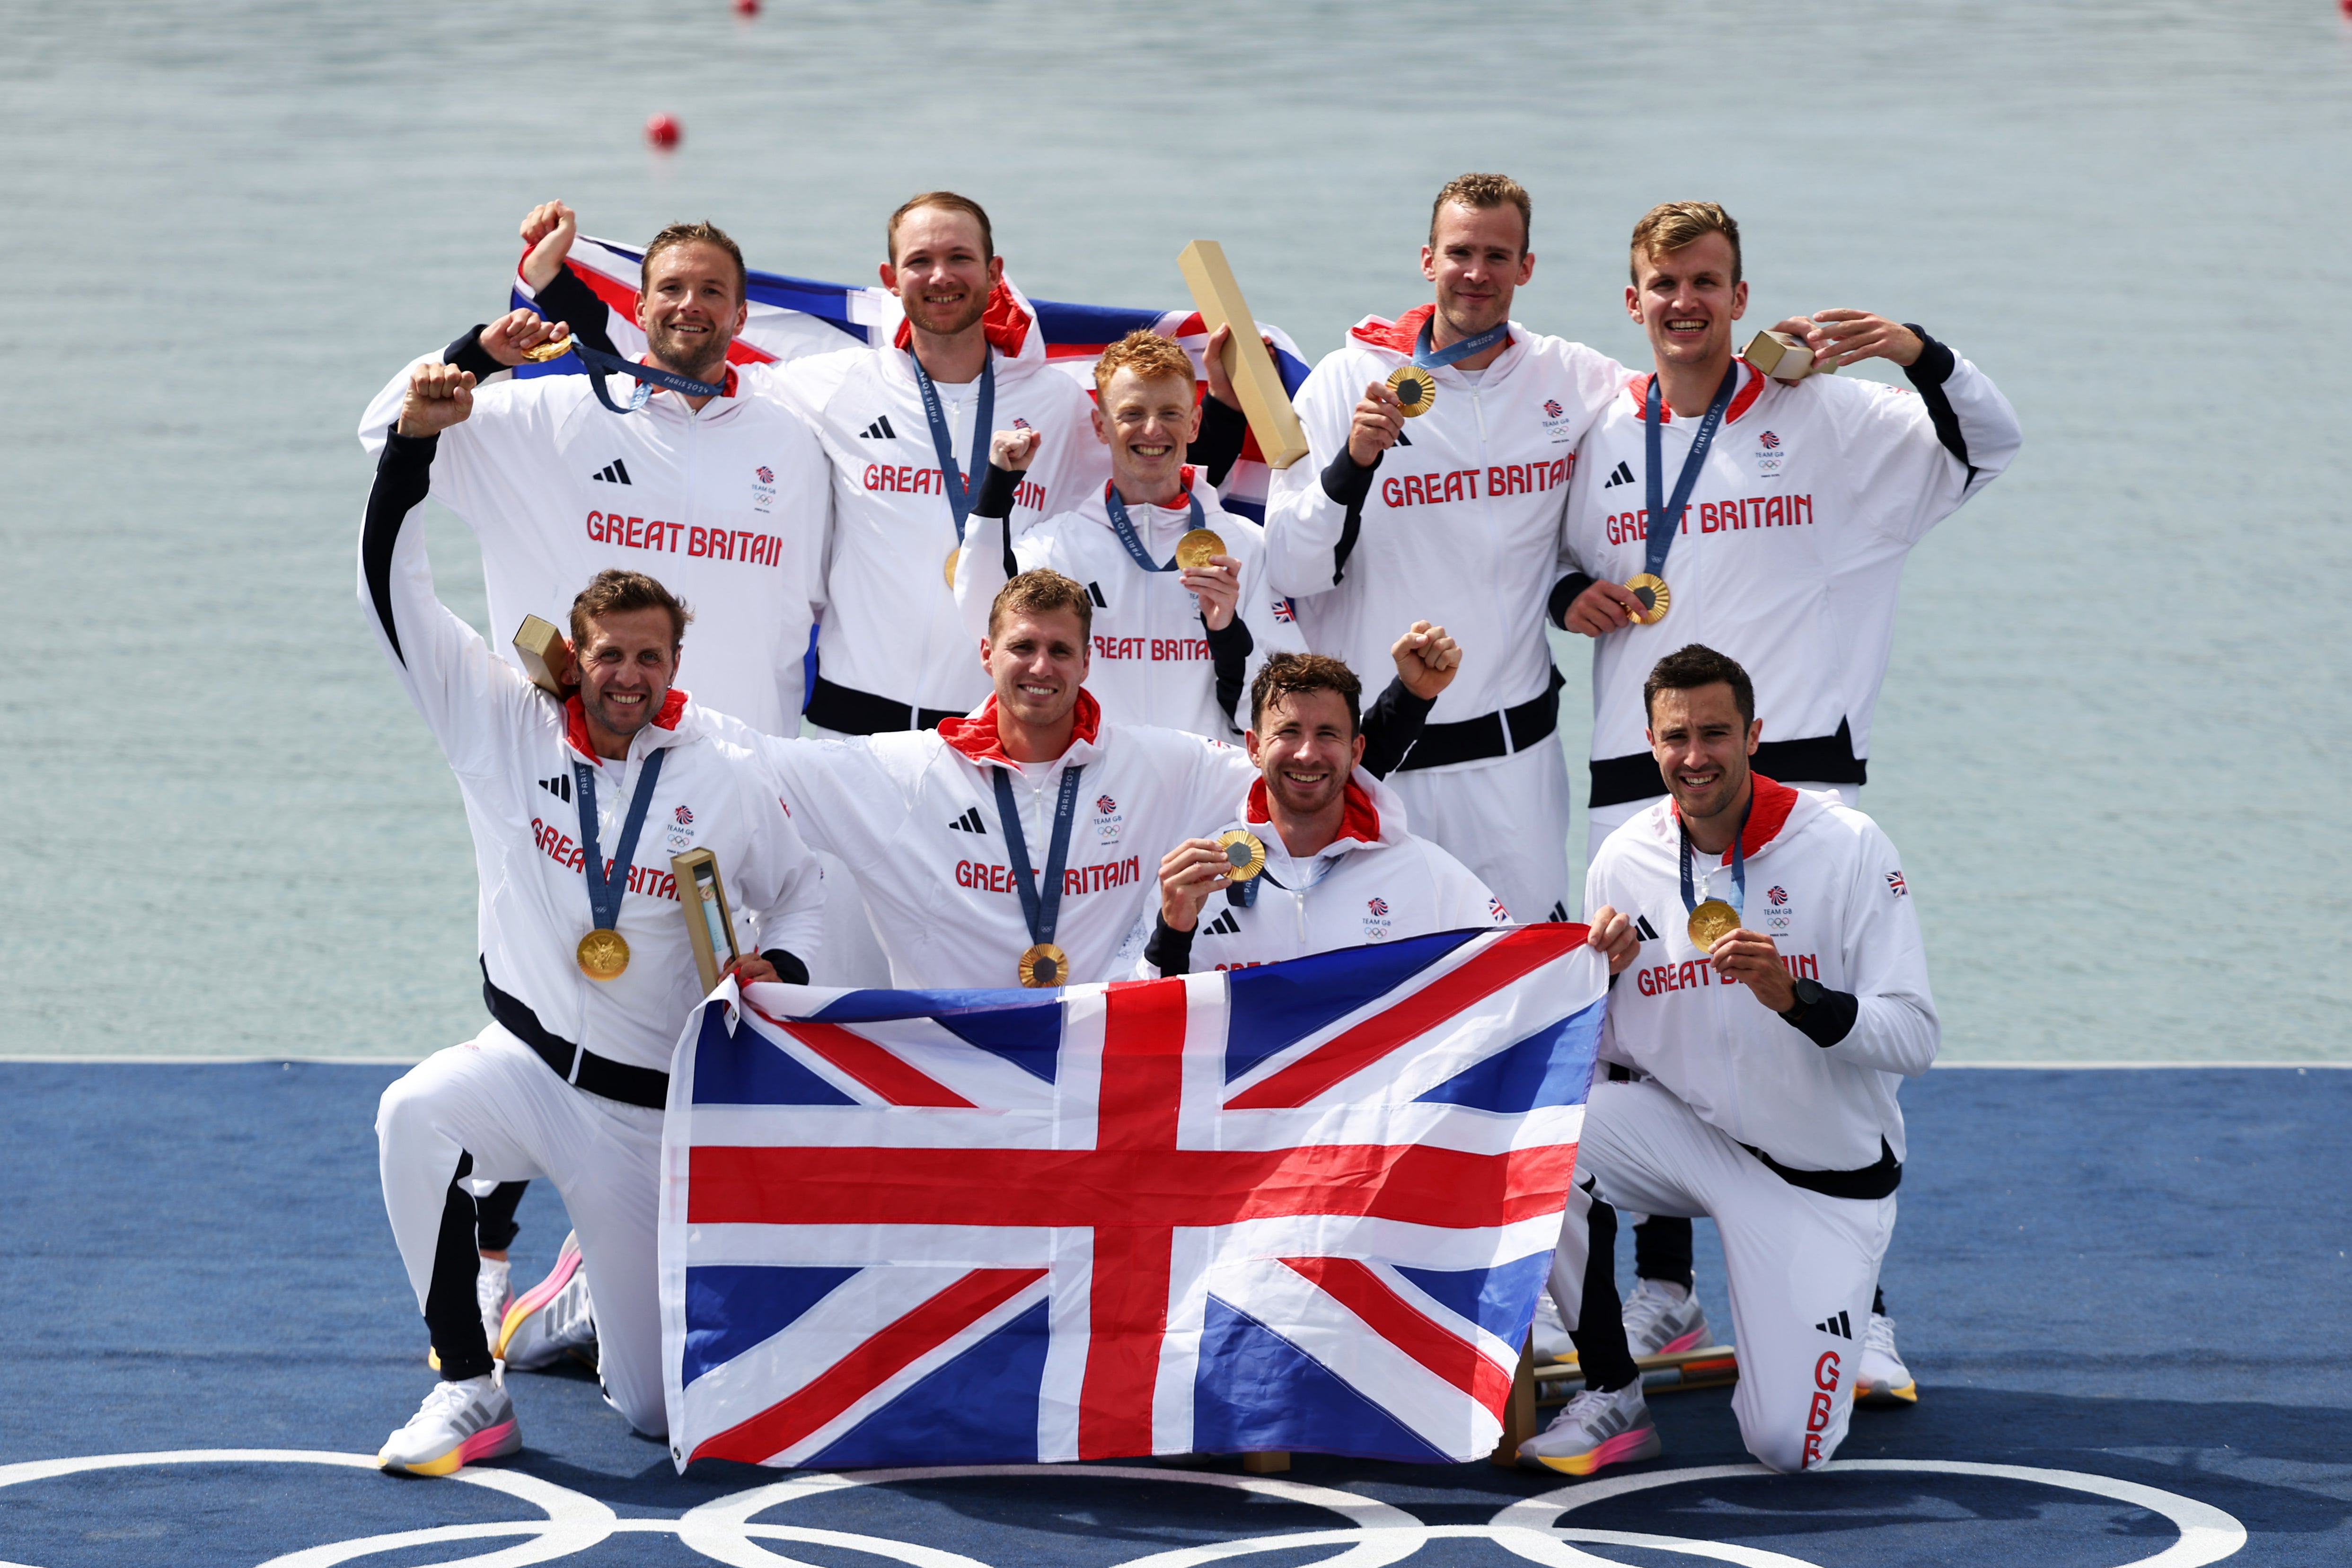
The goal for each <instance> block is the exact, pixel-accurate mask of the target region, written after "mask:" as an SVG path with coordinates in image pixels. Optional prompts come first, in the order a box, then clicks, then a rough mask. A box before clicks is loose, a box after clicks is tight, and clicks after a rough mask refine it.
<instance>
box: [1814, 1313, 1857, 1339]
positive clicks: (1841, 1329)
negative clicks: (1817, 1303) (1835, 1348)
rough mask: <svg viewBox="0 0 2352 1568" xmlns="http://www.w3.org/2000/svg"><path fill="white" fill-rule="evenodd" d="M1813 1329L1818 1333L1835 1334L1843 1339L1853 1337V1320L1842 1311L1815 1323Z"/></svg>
mask: <svg viewBox="0 0 2352 1568" xmlns="http://www.w3.org/2000/svg"><path fill="white" fill-rule="evenodd" d="M1813 1329H1814V1331H1816V1332H1818V1333H1824V1334H1833V1335H1835V1336H1836V1337H1837V1338H1839V1339H1842V1340H1850V1339H1852V1338H1853V1319H1851V1318H1849V1317H1847V1316H1846V1315H1845V1314H1844V1313H1843V1312H1840V1313H1839V1314H1838V1315H1837V1316H1835V1317H1833V1318H1824V1319H1822V1321H1820V1322H1818V1323H1815V1324H1814V1325H1813Z"/></svg>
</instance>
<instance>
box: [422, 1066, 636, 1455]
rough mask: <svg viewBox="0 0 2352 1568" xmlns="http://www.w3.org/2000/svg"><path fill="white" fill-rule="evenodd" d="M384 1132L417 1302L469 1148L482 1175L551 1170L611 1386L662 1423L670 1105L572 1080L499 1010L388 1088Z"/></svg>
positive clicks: (631, 1416)
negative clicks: (660, 1253) (608, 1094)
mask: <svg viewBox="0 0 2352 1568" xmlns="http://www.w3.org/2000/svg"><path fill="white" fill-rule="evenodd" d="M375 1134H376V1148H377V1156H378V1159H379V1161H380V1163H381V1167H382V1171H383V1206H384V1212H385V1213H386V1214H387V1215H390V1216H391V1218H392V1234H393V1237H394V1240H395V1241H396V1242H398V1243H399V1246H400V1260H401V1262H402V1263H404V1265H406V1266H407V1268H408V1282H409V1284H410V1285H411V1286H413V1287H414V1288H415V1291H416V1304H417V1307H418V1309H419V1310H423V1308H424V1305H425V1292H426V1291H427V1290H428V1289H430V1288H431V1286H432V1283H433V1258H434V1251H435V1248H436V1246H437V1244H438V1242H439V1238H440V1234H441V1209H442V1205H443V1204H444V1202H445V1201H446V1199H447V1197H448V1193H449V1183H450V1180H451V1178H453V1177H454V1176H455V1175H456V1174H457V1157H458V1155H459V1154H460V1153H470V1154H471V1155H473V1157H474V1168H473V1171H472V1174H473V1175H474V1176H475V1177H477V1178H478V1179H480V1180H483V1181H489V1182H527V1181H537V1180H539V1179H541V1178H545V1179H546V1180H549V1181H551V1182H553V1183H554V1184H555V1190H556V1192H557V1193H559V1194H562V1198H563V1206H564V1208H565V1210H566V1211H567V1212H569V1213H570V1215H571V1216H572V1228H573V1229H574V1230H576V1231H578V1232H579V1235H580V1254H581V1267H582V1268H584V1269H586V1270H587V1274H588V1292H589V1295H590V1297H591V1298H592V1299H593V1300H594V1301H595V1304H596V1341H597V1370H598V1375H599V1376H600V1377H601V1379H602V1380H603V1382H604V1393H605V1394H606V1396H607V1397H609V1398H610V1399H611V1400H612V1402H613V1405H614V1407H615V1408H616V1409H618V1410H619V1411H620V1413H621V1414H622V1415H625V1416H626V1417H627V1418H628V1422H629V1425H630V1426H635V1428H636V1429H637V1430H638V1431H640V1432H643V1433H645V1434H646V1435H647V1436H655V1437H659V1436H667V1433H668V1430H669V1418H668V1415H667V1413H666V1411H665V1410H664V1408H663V1403H662V1376H661V1301H660V1291H659V1283H658V1281H659V1278H660V1276H659V1270H658V1266H657V1260H656V1249H655V1220H656V1215H657V1214H658V1212H659V1208H660V1201H661V1135H662V1113H661V1112H660V1111H659V1110H654V1109H652V1108H650V1107H646V1106H637V1105H624V1104H622V1103H621V1102H620V1101H619V1100H606V1099H604V1097H603V1096H602V1095H594V1094H589V1093H586V1092H584V1091H583V1090H581V1089H574V1088H572V1086H571V1085H570V1084H568V1083H565V1082H564V1081H563V1080H562V1079H560V1078H558V1077H556V1075H555V1074H554V1072H553V1071H551V1069H550V1068H548V1066H547V1064H546V1063H545V1062H543V1061H541V1060H540V1059H539V1058H538V1057H537V1056H536V1055H535V1054H533V1052H532V1051H531V1049H530V1047H528V1046H526V1045H524V1044H523V1043H522V1042H521V1041H520V1040H518V1039H516V1038H515V1037H513V1036H512V1035H510V1034H509V1033H508V1032H507V1031H506V1030H505V1029H503V1028H501V1027H499V1026H498V1025H497V1024H491V1025H490V1026H488V1027H487V1028H485V1029H483V1031H482V1032H481V1033H480V1034H478V1035H477V1036H475V1037H473V1038H472V1039H470V1040H468V1041H467V1042H466V1043H465V1044H464V1045H462V1046H453V1047H449V1048H448V1049H446V1050H444V1051H438V1052H436V1053H435V1054H434V1055H433V1056H431V1057H429V1058H426V1059H425V1060H424V1061H422V1062H419V1063H418V1064H417V1065H416V1066H415V1067H414V1068H410V1069H409V1071H408V1072H407V1073H406V1074H405V1075H404V1076H403V1077H402V1078H401V1079H400V1080H399V1081H398V1082H396V1083H394V1085H393V1086H392V1087H391V1088H389V1089H385V1090H384V1091H383V1101H382V1102H381V1104H379V1106H378V1107H377V1109H376V1118H375Z"/></svg>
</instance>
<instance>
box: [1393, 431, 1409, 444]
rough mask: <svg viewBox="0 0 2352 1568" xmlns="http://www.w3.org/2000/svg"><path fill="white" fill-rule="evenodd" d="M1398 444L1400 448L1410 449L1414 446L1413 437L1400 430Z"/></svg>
mask: <svg viewBox="0 0 2352 1568" xmlns="http://www.w3.org/2000/svg"><path fill="white" fill-rule="evenodd" d="M1396 444H1397V445H1398V446H1400V447H1410V446H1412V437H1410V436H1408V435H1406V434H1405V433H1404V432H1403V431H1402V430H1400V431H1398V432H1397V438H1396Z"/></svg>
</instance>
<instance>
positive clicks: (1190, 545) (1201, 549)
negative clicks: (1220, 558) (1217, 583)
mask: <svg viewBox="0 0 2352 1568" xmlns="http://www.w3.org/2000/svg"><path fill="white" fill-rule="evenodd" d="M1224 552H1225V542H1224V541H1223V539H1220V538H1219V537H1217V531H1216V530H1215V529H1213V528H1195V529H1192V530H1189V531H1186V533H1185V535H1184V537H1183V538H1181V539H1180V540H1178V541H1177V542H1176V564H1177V565H1179V566H1181V567H1182V568H1183V569H1184V570H1185V571H1187V572H1194V571H1198V570H1199V569H1200V568H1202V567H1203V566H1206V565H1207V564H1208V563H1209V558H1210V557H1211V556H1213V555H1223V553H1224Z"/></svg>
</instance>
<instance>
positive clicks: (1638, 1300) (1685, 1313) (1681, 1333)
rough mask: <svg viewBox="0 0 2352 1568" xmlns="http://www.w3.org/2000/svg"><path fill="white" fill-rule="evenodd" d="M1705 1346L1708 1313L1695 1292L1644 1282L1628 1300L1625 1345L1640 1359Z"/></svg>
mask: <svg viewBox="0 0 2352 1568" xmlns="http://www.w3.org/2000/svg"><path fill="white" fill-rule="evenodd" d="M1705 1343H1706V1312H1705V1311H1703V1310H1700V1308H1699V1304H1698V1296H1697V1294H1696V1292H1695V1291H1693V1290H1691V1289H1688V1288H1687V1287H1685V1286H1681V1285H1669V1284H1667V1283H1666V1282H1665V1281H1664V1280H1663V1279H1643V1280H1641V1281H1638V1282H1637V1283H1636V1284H1635V1285H1634V1287H1633V1295H1631V1296H1629V1297H1627V1298H1626V1300H1625V1344H1626V1347H1627V1348H1628V1349H1630V1350H1631V1351H1632V1352H1633V1353H1634V1354H1635V1355H1637V1356H1644V1355H1672V1354H1674V1353H1675V1352H1676V1351H1688V1350H1696V1349H1697V1348H1698V1347H1699V1346H1701V1345H1703V1344H1705Z"/></svg>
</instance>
